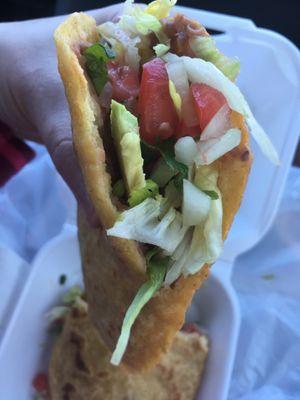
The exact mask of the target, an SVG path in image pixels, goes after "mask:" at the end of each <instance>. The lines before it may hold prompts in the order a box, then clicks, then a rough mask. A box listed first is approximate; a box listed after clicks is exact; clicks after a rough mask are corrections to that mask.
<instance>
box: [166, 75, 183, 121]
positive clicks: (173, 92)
mask: <svg viewBox="0 0 300 400" xmlns="http://www.w3.org/2000/svg"><path fill="white" fill-rule="evenodd" d="M169 92H170V96H171V99H172V100H173V104H174V106H175V109H176V112H177V115H178V117H179V118H180V116H181V105H182V100H181V97H180V94H179V93H178V92H177V91H176V87H175V85H174V82H173V81H171V79H169Z"/></svg>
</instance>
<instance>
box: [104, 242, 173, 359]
mask: <svg viewBox="0 0 300 400" xmlns="http://www.w3.org/2000/svg"><path fill="white" fill-rule="evenodd" d="M156 252H157V250H156V249H154V251H152V250H150V253H148V255H146V259H147V276H148V280H147V281H146V282H145V283H144V284H143V285H142V286H141V287H140V288H139V290H138V292H137V294H136V295H135V297H134V299H133V301H132V303H131V304H130V306H129V308H128V309H127V311H126V314H125V318H124V320H123V325H122V329H121V334H120V336H119V339H118V342H117V345H116V348H115V350H114V352H113V354H112V357H111V360H110V361H111V363H112V364H114V365H119V364H120V362H121V360H122V357H123V355H124V353H125V351H126V348H127V345H128V341H129V337H130V331H131V328H132V326H133V324H134V322H135V320H136V318H137V317H138V315H139V313H140V312H141V310H142V308H143V307H144V306H145V304H147V303H148V301H149V300H150V299H151V298H152V297H153V295H154V294H155V293H156V292H157V291H158V290H159V288H160V287H161V285H162V283H163V279H164V276H165V273H166V270H167V266H168V264H169V258H168V257H164V258H160V257H159V256H156V254H155V253H156Z"/></svg>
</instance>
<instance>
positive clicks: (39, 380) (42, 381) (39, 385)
mask: <svg viewBox="0 0 300 400" xmlns="http://www.w3.org/2000/svg"><path fill="white" fill-rule="evenodd" d="M32 386H33V387H34V389H35V390H36V391H37V392H39V393H42V392H47V390H48V376H47V374H45V373H43V372H41V373H39V374H37V375H36V376H35V378H34V379H33V381H32Z"/></svg>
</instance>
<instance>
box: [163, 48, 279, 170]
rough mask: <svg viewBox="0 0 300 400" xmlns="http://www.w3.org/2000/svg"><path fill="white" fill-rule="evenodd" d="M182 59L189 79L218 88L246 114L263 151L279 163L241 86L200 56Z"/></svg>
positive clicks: (238, 109) (229, 101)
mask: <svg viewBox="0 0 300 400" xmlns="http://www.w3.org/2000/svg"><path fill="white" fill-rule="evenodd" d="M167 56H168V55H166V56H164V57H167ZM175 57H176V56H175ZM178 58H179V57H178ZM166 59H171V60H172V59H174V57H173V56H172V57H171V58H168V57H167V58H166ZM179 59H180V58H179ZM181 59H183V62H184V65H185V68H186V71H187V74H188V76H189V80H190V81H191V82H192V83H197V82H202V83H205V84H207V85H209V86H211V87H213V88H214V89H216V90H219V91H220V92H221V93H222V94H223V95H224V96H225V98H226V100H227V102H228V105H229V107H230V108H231V109H232V110H235V111H237V112H238V113H240V114H242V115H244V117H245V119H246V122H247V124H248V125H249V127H250V132H251V134H252V136H253V137H254V139H255V140H256V142H257V144H258V145H259V147H260V149H261V151H262V152H263V153H264V154H265V156H266V157H268V158H269V160H270V161H271V162H273V163H274V164H275V165H279V163H280V162H279V157H278V154H277V151H276V149H275V147H274V146H273V144H272V143H271V141H270V139H269V137H268V136H267V134H266V132H265V131H264V130H263V128H262V127H261V126H260V125H259V123H258V122H257V121H256V120H255V118H254V116H253V114H252V111H251V109H250V107H249V105H248V103H247V102H246V100H245V98H244V96H243V95H242V93H241V92H240V90H239V88H238V87H237V86H236V85H235V84H234V83H233V82H232V81H231V80H230V79H228V78H227V77H226V76H225V75H224V74H223V73H222V72H221V71H219V70H218V68H216V67H215V66H214V65H213V64H212V63H210V62H207V61H204V60H201V59H199V58H190V57H181Z"/></svg>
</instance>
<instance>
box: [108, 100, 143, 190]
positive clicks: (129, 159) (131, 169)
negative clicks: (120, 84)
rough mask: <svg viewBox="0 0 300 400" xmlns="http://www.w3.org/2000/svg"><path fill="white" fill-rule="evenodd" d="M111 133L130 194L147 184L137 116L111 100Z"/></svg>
mask: <svg viewBox="0 0 300 400" xmlns="http://www.w3.org/2000/svg"><path fill="white" fill-rule="evenodd" d="M110 121H111V133H112V137H113V140H114V143H115V147H116V150H117V154H118V158H119V162H120V166H121V169H122V175H123V179H124V183H125V187H126V191H127V194H128V196H130V194H131V193H132V191H133V190H134V189H139V188H143V187H144V186H145V185H146V180H145V174H144V172H143V163H144V160H143V157H142V153H141V141H140V135H139V126H138V120H137V118H136V117H135V116H134V115H132V114H131V113H130V112H129V111H128V110H127V109H126V107H125V106H123V105H122V104H120V103H118V102H117V101H115V100H112V102H111V113H110Z"/></svg>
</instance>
